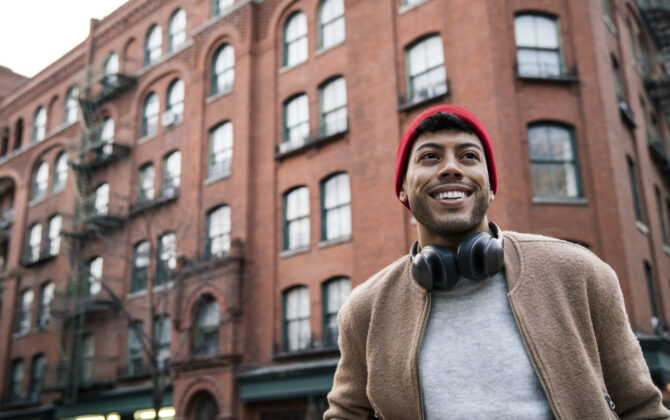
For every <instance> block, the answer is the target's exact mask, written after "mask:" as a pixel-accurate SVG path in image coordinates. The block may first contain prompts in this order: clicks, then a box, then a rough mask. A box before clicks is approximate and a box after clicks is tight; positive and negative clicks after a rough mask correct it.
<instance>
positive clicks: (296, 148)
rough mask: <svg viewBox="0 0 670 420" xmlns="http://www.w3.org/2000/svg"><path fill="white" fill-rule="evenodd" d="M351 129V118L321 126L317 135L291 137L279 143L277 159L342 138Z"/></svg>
mask: <svg viewBox="0 0 670 420" xmlns="http://www.w3.org/2000/svg"><path fill="white" fill-rule="evenodd" d="M348 131H349V120H348V119H347V120H345V121H341V122H331V124H330V126H329V127H328V128H326V127H320V128H319V131H318V133H317V134H316V135H310V136H307V137H303V138H296V139H291V140H288V141H284V142H282V143H280V144H279V145H277V148H276V150H275V159H277V160H281V159H284V158H286V157H289V156H292V155H294V154H297V153H300V152H301V151H304V150H307V149H310V148H313V147H319V146H322V145H325V144H327V143H330V142H331V141H333V140H336V139H338V138H340V137H341V136H342V135H344V134H346V133H347V132H348Z"/></svg>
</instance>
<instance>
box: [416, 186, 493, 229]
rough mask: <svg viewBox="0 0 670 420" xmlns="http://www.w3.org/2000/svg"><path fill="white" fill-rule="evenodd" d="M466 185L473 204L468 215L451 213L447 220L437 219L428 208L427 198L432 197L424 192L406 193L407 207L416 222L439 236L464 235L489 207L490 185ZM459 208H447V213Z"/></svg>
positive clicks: (478, 223) (475, 224)
mask: <svg viewBox="0 0 670 420" xmlns="http://www.w3.org/2000/svg"><path fill="white" fill-rule="evenodd" d="M461 185H467V186H468V187H470V188H474V189H473V190H472V194H471V196H470V198H473V199H474V200H475V201H474V206H473V208H472V211H471V212H470V214H469V215H455V214H454V215H453V216H450V217H448V218H447V220H438V219H437V218H436V217H435V215H434V214H433V212H432V211H431V210H430V208H429V204H428V200H431V199H432V198H430V197H428V196H427V195H425V194H417V195H410V194H408V195H407V199H408V202H409V207H410V209H412V214H413V215H414V218H415V219H416V221H417V222H418V223H421V224H422V225H423V226H424V227H426V229H428V230H429V231H431V232H434V233H437V234H439V235H440V236H454V235H465V234H468V233H471V232H474V231H475V230H476V229H477V228H478V227H479V225H480V224H481V222H482V220H483V219H484V217H485V216H486V212H487V211H488V209H489V204H490V203H489V195H490V187H489V186H488V184H487V185H486V187H485V188H477V187H476V186H474V185H468V184H461ZM459 210H460V209H447V210H446V211H447V212H449V213H456V212H458V211H459Z"/></svg>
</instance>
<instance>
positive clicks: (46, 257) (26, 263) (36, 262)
mask: <svg viewBox="0 0 670 420" xmlns="http://www.w3.org/2000/svg"><path fill="white" fill-rule="evenodd" d="M56 256H58V254H40V256H39V257H38V258H37V259H36V260H23V261H21V265H22V266H23V267H33V266H36V265H40V264H42V263H45V262H47V261H49V260H51V259H53V258H56Z"/></svg>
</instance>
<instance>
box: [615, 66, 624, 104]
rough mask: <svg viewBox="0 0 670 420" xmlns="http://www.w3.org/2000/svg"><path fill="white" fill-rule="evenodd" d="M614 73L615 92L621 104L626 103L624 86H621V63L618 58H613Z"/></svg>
mask: <svg viewBox="0 0 670 420" xmlns="http://www.w3.org/2000/svg"><path fill="white" fill-rule="evenodd" d="M612 73H613V74H614V92H615V93H616V98H617V100H618V101H619V102H622V101H625V100H626V99H625V96H624V91H623V84H621V72H620V71H619V63H618V62H617V60H616V58H614V57H612Z"/></svg>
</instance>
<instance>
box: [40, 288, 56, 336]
mask: <svg viewBox="0 0 670 420" xmlns="http://www.w3.org/2000/svg"><path fill="white" fill-rule="evenodd" d="M54 287H55V286H54V282H52V281H49V282H46V283H44V284H43V285H42V287H40V306H39V308H38V309H37V327H38V328H42V329H44V328H46V327H48V326H49V322H50V320H51V302H52V301H53V299H54Z"/></svg>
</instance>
